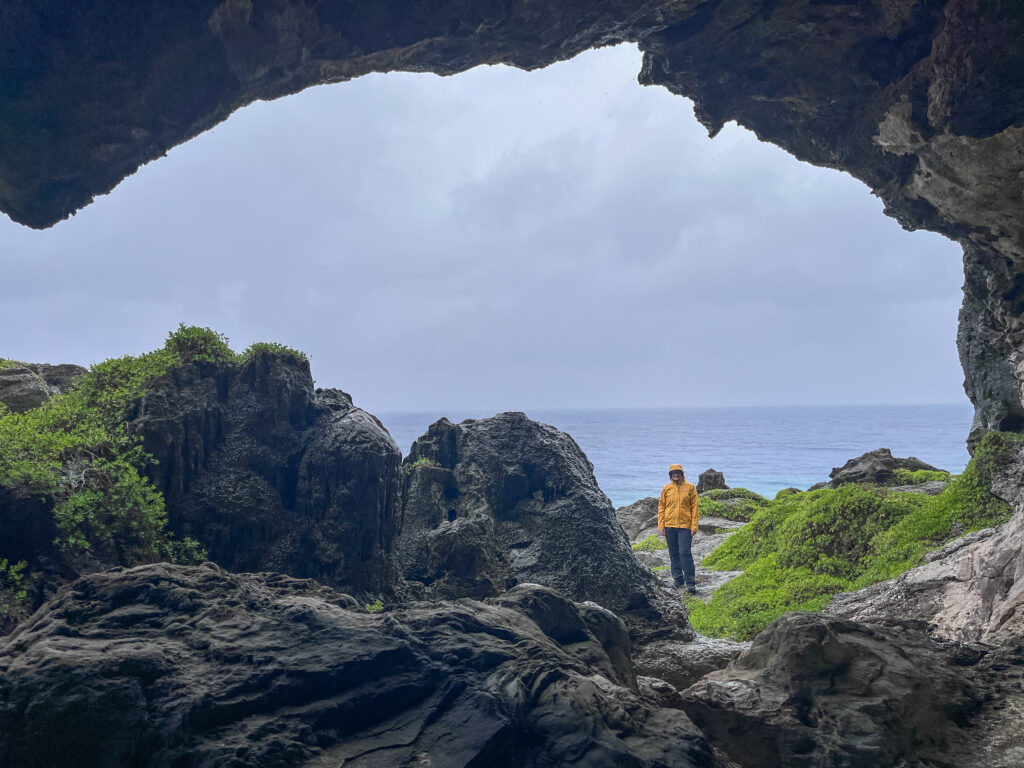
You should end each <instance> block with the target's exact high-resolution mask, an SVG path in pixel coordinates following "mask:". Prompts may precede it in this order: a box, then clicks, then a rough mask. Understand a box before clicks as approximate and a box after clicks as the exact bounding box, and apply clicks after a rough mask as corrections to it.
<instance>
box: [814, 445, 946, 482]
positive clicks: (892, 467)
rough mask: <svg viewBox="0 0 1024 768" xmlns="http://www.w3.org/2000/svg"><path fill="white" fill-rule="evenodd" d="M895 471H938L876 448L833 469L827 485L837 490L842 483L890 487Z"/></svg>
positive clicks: (914, 460)
mask: <svg viewBox="0 0 1024 768" xmlns="http://www.w3.org/2000/svg"><path fill="white" fill-rule="evenodd" d="M897 469H906V470H910V471H911V472H915V471H917V470H919V469H927V470H930V471H933V472H935V471H938V468H937V467H933V466H932V465H931V464H925V463H924V462H923V461H921V460H920V459H918V458H915V457H913V456H910V457H909V458H906V459H901V458H896V457H894V456H893V455H892V451H890V450H889V449H888V448H877V449H875V450H873V451H868V452H867V453H865V454H862V455H860V456H858V457H857V458H855V459H850V460H849V461H848V462H846V463H845V464H843V466H842V467H836V468H834V469H833V470H832V472H830V473H829V479H830V482H829V485H830V486H831V487H832V488H838V487H839V486H840V485H843V484H844V483H874V484H875V485H892V484H894V483H895V482H896V470H897Z"/></svg>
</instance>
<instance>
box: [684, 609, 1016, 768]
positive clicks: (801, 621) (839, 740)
mask: <svg viewBox="0 0 1024 768" xmlns="http://www.w3.org/2000/svg"><path fill="white" fill-rule="evenodd" d="M961 658H962V656H961V653H960V648H959V646H956V645H955V644H941V643H936V642H935V641H933V640H931V639H930V638H929V637H928V636H927V634H926V632H925V631H924V625H922V624H914V623H912V622H903V623H899V624H890V625H888V626H877V625H871V626H867V625H861V624H857V623H855V622H852V621H846V620H843V619H837V618H829V617H823V616H818V615H814V614H799V613H790V614H786V615H785V616H783V617H782V618H781V619H779V620H778V621H776V622H774V623H773V624H771V625H769V627H768V628H767V629H765V630H764V631H763V632H761V634H759V635H758V636H757V637H756V638H755V639H754V641H753V644H752V646H751V648H750V649H749V650H747V651H745V652H743V653H742V654H740V656H739V657H737V658H736V659H735V660H734V661H733V662H732V663H731V664H729V666H728V667H726V668H725V669H723V670H721V671H719V672H712V673H710V674H709V675H707V676H706V677H705V678H703V679H702V680H701V681H700V682H698V683H697V684H695V685H693V686H692V687H690V688H689V689H688V690H686V691H685V692H684V694H683V696H684V699H685V704H684V708H685V710H686V712H687V713H688V714H689V715H690V717H691V718H693V721H694V722H695V723H696V724H697V725H698V726H699V727H700V728H702V729H703V730H704V732H705V734H706V735H707V736H708V739H709V741H711V743H712V744H713V745H714V746H715V747H717V748H719V749H721V750H723V751H724V752H726V753H727V754H728V755H729V757H730V758H731V759H732V760H735V761H736V762H737V763H739V764H740V765H742V766H744V768H762V767H763V768H769V766H770V767H771V768H778V766H787V768H801V767H802V766H806V767H807V768H811V767H812V766H813V768H832V767H836V768H838V767H839V766H843V767H844V768H855V767H860V766H863V767H864V768H869V767H870V768H874V767H875V766H880V765H893V766H894V765H957V766H961V765H966V764H968V762H972V761H970V760H967V759H965V758H968V757H969V756H972V755H973V754H974V749H973V747H972V744H971V741H970V739H969V733H968V732H967V731H966V730H965V728H966V726H969V725H970V723H971V720H972V718H975V717H977V716H978V714H979V713H980V712H981V710H982V709H983V707H984V706H985V694H984V693H983V692H982V689H981V688H979V686H978V684H977V682H976V675H975V671H974V670H967V671H966V672H965V669H964V667H963V665H962V664H961V663H960V659H961ZM739 734H742V736H741V737H740V736H738V735H739ZM991 764H993V765H994V764H996V763H991Z"/></svg>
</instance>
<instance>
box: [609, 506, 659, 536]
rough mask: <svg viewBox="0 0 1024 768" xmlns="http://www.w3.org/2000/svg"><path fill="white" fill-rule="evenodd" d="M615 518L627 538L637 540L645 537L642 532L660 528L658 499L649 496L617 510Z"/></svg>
mask: <svg viewBox="0 0 1024 768" xmlns="http://www.w3.org/2000/svg"><path fill="white" fill-rule="evenodd" d="M615 518H616V519H617V520H618V521H619V525H621V526H622V530H623V531H625V532H626V538H627V539H629V540H630V541H637V540H638V539H641V538H644V537H643V536H641V535H640V534H641V533H644V532H646V531H650V530H652V529H654V530H657V528H658V500H657V499H656V498H655V497H654V496H648V497H647V498H645V499H640V501H634V502H633V503H632V504H629V505H627V506H625V507H619V508H618V509H616V510H615Z"/></svg>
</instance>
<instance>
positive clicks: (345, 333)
mask: <svg viewBox="0 0 1024 768" xmlns="http://www.w3.org/2000/svg"><path fill="white" fill-rule="evenodd" d="M639 69H640V54H639V52H638V51H637V50H636V48H635V47H634V46H629V45H623V46H619V47H616V48H606V49H602V50H599V51H589V52H587V53H584V54H582V55H580V56H578V57H577V58H575V59H573V60H572V61H568V62H562V63H560V64H557V65H554V66H551V67H549V68H547V69H544V70H540V71H536V72H531V73H526V72H521V71H519V70H515V69H511V68H507V67H480V68H477V69H474V70H471V71H469V72H466V73H463V74H461V75H457V76H454V77H449V78H441V77H438V76H435V75H427V74H397V73H392V74H387V75H370V76H367V77H364V78H361V79H359V80H356V81H353V82H350V83H344V84H339V85H332V86H321V87H318V88H313V89H310V90H307V91H304V92H303V93H300V94H297V95H295V96H291V97H287V98H284V99H280V100H277V101H274V102H268V103H262V102H261V103H257V104H253V105H251V106H249V107H247V108H245V109H243V110H241V111H239V112H237V113H235V114H234V115H233V116H232V117H231V118H229V119H228V120H227V121H226V122H224V123H222V124H221V125H220V126H217V127H216V128H214V129H213V130H211V131H209V132H207V133H205V134H203V135H202V136H200V137H197V138H196V139H193V140H192V141H191V142H188V143H186V144H184V145H182V146H179V147H176V148H174V149H173V150H171V151H170V152H169V153H168V155H167V157H165V158H162V159H160V160H159V161H156V162H154V163H150V164H149V165H147V166H145V167H143V168H142V169H140V170H139V172H137V173H136V174H135V175H134V176H132V177H130V178H129V179H127V180H125V181H124V182H123V183H122V184H121V185H120V186H119V187H118V188H117V189H115V190H114V191H113V193H112V194H110V195H108V196H105V197H101V198H99V199H97V201H96V202H95V203H94V204H93V205H91V206H89V207H87V208H85V209H84V210H82V211H81V212H79V213H78V214H77V215H76V216H74V217H72V218H71V219H70V220H68V221H65V222H62V223H61V224H58V225H57V226H55V227H53V228H52V229H50V230H46V231H42V232H38V231H34V230H30V229H28V228H25V227H21V226H19V225H16V224H14V223H12V222H11V221H10V220H8V219H6V218H2V217H0V269H2V275H3V285H4V291H3V296H4V300H3V302H2V303H0V357H9V358H14V359H20V360H30V361H34V362H52V363H57V362H74V363H79V364H82V365H90V364H93V363H96V362H99V361H101V360H104V359H106V358H109V357H118V356H122V355H125V354H141V353H143V352H146V351H148V350H151V349H155V348H157V347H159V346H161V345H162V344H163V342H164V339H165V338H166V336H167V334H168V332H169V331H171V330H173V329H174V328H176V327H177V326H178V324H179V323H182V322H183V323H186V324H188V325H201V326H208V327H211V328H213V329H215V330H217V331H219V332H221V333H223V334H225V335H226V336H228V338H229V339H230V342H231V345H232V347H233V348H235V349H236V350H242V349H244V348H245V347H246V346H248V345H249V344H251V343H252V342H254V341H277V342H280V343H283V344H287V345H289V346H292V347H296V348H299V349H302V350H304V351H306V352H307V353H308V354H309V356H310V358H311V365H312V370H313V376H314V378H315V379H316V381H317V385H318V386H324V387H338V388H340V389H344V390H345V391H346V392H349V393H350V394H352V395H353V398H354V400H355V402H356V404H357V405H360V406H361V407H363V408H366V409H367V410H370V411H371V412H386V411H415V410H444V409H459V410H462V411H466V410H482V411H486V410H492V411H499V410H528V409H543V408H549V409H550V408H595V407H638V406H640V407H660V406H723V405H792V404H802V405H829V404H882V403H885V404H898V403H916V404H925V403H953V402H964V401H965V397H964V394H963V388H962V382H963V374H962V371H961V369H960V365H959V361H958V359H957V354H956V344H955V340H956V319H957V310H958V308H959V304H960V298H961V293H960V286H961V284H962V282H963V273H962V268H961V261H960V259H961V255H960V248H959V246H957V245H956V244H955V243H953V242H951V241H948V240H946V239H945V238H943V237H941V236H939V235H936V234H933V233H929V232H915V233H908V232H905V231H903V230H902V229H901V228H900V227H899V225H898V224H897V223H896V222H895V221H894V220H892V219H889V218H887V217H885V216H884V215H883V214H882V203H881V201H880V200H878V199H877V198H875V197H873V196H872V195H871V193H870V190H869V189H868V188H867V187H866V186H864V185H863V184H861V183H860V182H858V181H856V180H854V179H853V178H851V177H849V176H847V175H845V174H841V173H839V172H836V171H831V170H827V169H821V168H815V167H813V166H810V165H808V164H806V163H801V162H798V161H796V160H795V159H794V158H793V157H791V156H790V155H788V154H786V153H785V152H784V151H782V150H781V149H779V148H777V147H774V146H772V145H769V144H764V143H761V142H759V141H757V139H756V137H755V136H754V135H753V134H752V133H750V132H748V131H746V130H744V129H741V128H739V127H737V126H736V125H735V124H729V125H728V126H727V127H726V128H725V129H724V130H723V131H722V132H721V133H720V134H719V135H718V136H717V137H716V138H715V139H714V140H711V139H708V137H707V134H706V132H705V131H704V129H703V128H702V127H701V126H700V125H699V124H698V123H697V121H696V120H695V119H694V117H693V111H692V105H691V103H690V102H689V101H688V100H686V99H682V98H679V97H677V96H672V95H671V94H669V93H668V92H667V91H666V90H664V89H661V88H654V87H651V88H645V87H641V86H640V85H638V84H637V82H636V74H637V72H638V71H639Z"/></svg>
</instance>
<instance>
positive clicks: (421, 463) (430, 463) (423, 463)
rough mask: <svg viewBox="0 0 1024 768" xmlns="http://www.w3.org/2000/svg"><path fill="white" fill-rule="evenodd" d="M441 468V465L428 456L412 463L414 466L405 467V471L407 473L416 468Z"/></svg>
mask: <svg viewBox="0 0 1024 768" xmlns="http://www.w3.org/2000/svg"><path fill="white" fill-rule="evenodd" d="M440 466H441V465H440V464H438V463H437V462H436V461H434V460H433V459H428V458H427V457H426V456H420V457H419V458H418V459H416V461H414V462H412V464H407V465H406V467H405V471H406V472H412V471H413V470H414V469H416V467H440Z"/></svg>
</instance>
